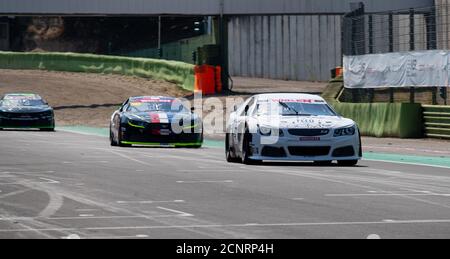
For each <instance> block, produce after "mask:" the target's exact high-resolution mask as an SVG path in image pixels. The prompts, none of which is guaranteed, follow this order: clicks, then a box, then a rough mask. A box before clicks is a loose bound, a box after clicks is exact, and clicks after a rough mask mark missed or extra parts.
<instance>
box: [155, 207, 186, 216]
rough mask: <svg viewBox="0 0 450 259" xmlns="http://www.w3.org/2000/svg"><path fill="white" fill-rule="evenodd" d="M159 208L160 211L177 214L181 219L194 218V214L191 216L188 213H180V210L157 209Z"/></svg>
mask: <svg viewBox="0 0 450 259" xmlns="http://www.w3.org/2000/svg"><path fill="white" fill-rule="evenodd" d="M157 208H158V209H160V210H165V211H168V212H173V213H176V214H178V216H180V217H193V216H194V215H192V214H189V213H186V212H183V211H179V210H173V209H168V208H164V207H157Z"/></svg>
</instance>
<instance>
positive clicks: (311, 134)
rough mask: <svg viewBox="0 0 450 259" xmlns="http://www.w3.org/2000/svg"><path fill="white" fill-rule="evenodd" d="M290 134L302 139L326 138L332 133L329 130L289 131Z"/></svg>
mask: <svg viewBox="0 0 450 259" xmlns="http://www.w3.org/2000/svg"><path fill="white" fill-rule="evenodd" d="M288 132H289V134H291V135H293V136H302V137H316V136H325V135H328V133H330V130H329V129H289V130H288Z"/></svg>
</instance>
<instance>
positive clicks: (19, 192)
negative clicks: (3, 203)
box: [0, 189, 31, 199]
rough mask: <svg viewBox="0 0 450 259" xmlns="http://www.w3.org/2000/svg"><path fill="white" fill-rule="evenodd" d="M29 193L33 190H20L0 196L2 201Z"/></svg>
mask: <svg viewBox="0 0 450 259" xmlns="http://www.w3.org/2000/svg"><path fill="white" fill-rule="evenodd" d="M28 191H31V189H26V190H18V191H15V192H10V193H5V194H3V195H0V199H4V198H7V197H11V196H15V195H19V194H22V193H26V192H28ZM0 193H1V191H0Z"/></svg>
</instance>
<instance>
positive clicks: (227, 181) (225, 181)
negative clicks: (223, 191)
mask: <svg viewBox="0 0 450 259" xmlns="http://www.w3.org/2000/svg"><path fill="white" fill-rule="evenodd" d="M232 182H233V181H232V180H222V181H177V183H232Z"/></svg>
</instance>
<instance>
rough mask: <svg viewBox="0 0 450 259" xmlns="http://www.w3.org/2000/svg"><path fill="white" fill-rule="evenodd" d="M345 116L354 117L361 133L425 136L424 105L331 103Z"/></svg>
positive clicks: (378, 135)
mask: <svg viewBox="0 0 450 259" xmlns="http://www.w3.org/2000/svg"><path fill="white" fill-rule="evenodd" d="M331 104H332V106H333V107H334V109H335V110H336V111H337V112H338V113H339V114H341V115H342V116H344V117H347V118H351V119H353V120H354V121H355V122H356V123H357V124H358V126H359V128H360V131H361V134H362V135H364V136H372V137H397V138H421V137H423V126H422V125H423V123H422V107H421V105H420V104H412V103H373V104H370V103H338V102H334V103H331Z"/></svg>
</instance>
